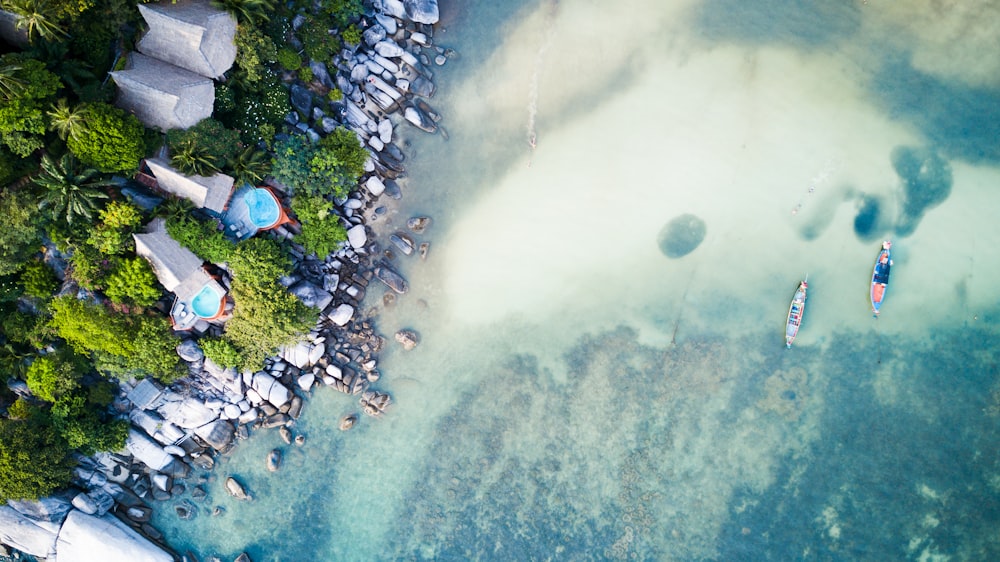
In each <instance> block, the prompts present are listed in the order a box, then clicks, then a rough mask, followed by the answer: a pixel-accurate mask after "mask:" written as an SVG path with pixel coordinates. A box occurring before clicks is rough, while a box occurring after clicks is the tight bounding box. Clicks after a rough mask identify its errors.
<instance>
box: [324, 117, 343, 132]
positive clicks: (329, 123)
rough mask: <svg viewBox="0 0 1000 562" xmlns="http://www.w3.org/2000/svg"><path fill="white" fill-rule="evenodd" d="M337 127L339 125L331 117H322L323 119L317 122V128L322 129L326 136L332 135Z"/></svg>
mask: <svg viewBox="0 0 1000 562" xmlns="http://www.w3.org/2000/svg"><path fill="white" fill-rule="evenodd" d="M339 126H340V123H338V122H337V120H336V119H334V118H333V117H324V118H322V119H320V122H319V128H320V129H323V132H324V133H326V134H328V135H329V134H330V133H332V132H333V131H334V129H336V128H337V127H339Z"/></svg>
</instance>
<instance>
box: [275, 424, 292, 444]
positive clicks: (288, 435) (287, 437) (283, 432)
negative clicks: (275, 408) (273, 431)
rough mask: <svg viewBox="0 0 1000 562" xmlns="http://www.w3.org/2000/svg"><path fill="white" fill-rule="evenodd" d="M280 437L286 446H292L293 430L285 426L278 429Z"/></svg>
mask: <svg viewBox="0 0 1000 562" xmlns="http://www.w3.org/2000/svg"><path fill="white" fill-rule="evenodd" d="M278 435H279V436H281V440H282V441H284V442H285V444H286V445H291V444H292V430H291V429H288V428H287V427H285V426H281V427H280V428H278Z"/></svg>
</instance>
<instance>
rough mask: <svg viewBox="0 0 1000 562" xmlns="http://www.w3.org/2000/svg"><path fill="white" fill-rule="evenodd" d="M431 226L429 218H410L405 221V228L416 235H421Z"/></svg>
mask: <svg viewBox="0 0 1000 562" xmlns="http://www.w3.org/2000/svg"><path fill="white" fill-rule="evenodd" d="M430 225H431V218H430V217H410V218H409V219H408V220H407V221H406V228H409V229H410V230H412V231H413V232H415V233H417V234H423V232H424V231H425V230H427V227H428V226H430Z"/></svg>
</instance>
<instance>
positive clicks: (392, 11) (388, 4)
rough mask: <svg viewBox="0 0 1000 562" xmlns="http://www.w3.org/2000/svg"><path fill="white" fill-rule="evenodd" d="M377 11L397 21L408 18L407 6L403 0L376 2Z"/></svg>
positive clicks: (381, 0)
mask: <svg viewBox="0 0 1000 562" xmlns="http://www.w3.org/2000/svg"><path fill="white" fill-rule="evenodd" d="M373 3H374V5H375V9H376V10H378V11H380V12H382V13H383V14H385V15H387V16H392V17H394V18H397V19H402V18H404V17H406V6H405V5H403V2H402V0H375V2H373Z"/></svg>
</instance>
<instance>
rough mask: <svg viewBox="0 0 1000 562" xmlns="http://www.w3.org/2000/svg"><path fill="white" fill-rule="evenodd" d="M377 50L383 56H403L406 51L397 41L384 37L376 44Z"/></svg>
mask: <svg viewBox="0 0 1000 562" xmlns="http://www.w3.org/2000/svg"><path fill="white" fill-rule="evenodd" d="M374 48H375V52H376V53H378V54H380V55H382V56H383V57H401V56H403V53H405V52H406V51H404V50H403V48H402V47H400V46H399V45H398V44H397V43H396V42H395V41H393V40H391V39H383V40H381V41H379V42H378V43H376V44H375V47H374Z"/></svg>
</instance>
